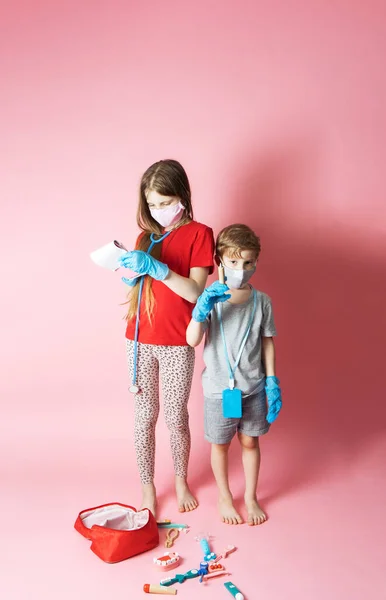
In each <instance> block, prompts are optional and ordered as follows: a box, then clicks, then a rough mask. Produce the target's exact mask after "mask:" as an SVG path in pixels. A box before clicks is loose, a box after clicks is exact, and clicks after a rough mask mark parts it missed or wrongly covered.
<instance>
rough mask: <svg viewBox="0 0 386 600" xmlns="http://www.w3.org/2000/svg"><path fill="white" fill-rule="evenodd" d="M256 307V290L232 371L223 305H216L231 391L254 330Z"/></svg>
mask: <svg viewBox="0 0 386 600" xmlns="http://www.w3.org/2000/svg"><path fill="white" fill-rule="evenodd" d="M256 305H257V293H256V290H253V308H252V314H251V317H250V319H249V323H248V325H247V329H246V331H245V334H244V336H243V339H242V340H241V344H240V349H239V351H238V353H237V356H236V360H235V364H234V367H233V369H232V365H231V362H230V360H229V354H228V348H227V343H226V338H225V331H224V323H223V320H222V304H221V303H220V302H219V303H218V304H216V309H217V314H218V317H219V321H220V331H221V337H222V342H223V346H224V354H225V360H226V362H227V367H228V373H229V389H230V390H233V389H234V387H235V372H236V369H237V367H238V366H239V363H240V359H241V355H242V353H243V350H244V348H245V344H246V343H247V339H248V336H249V334H250V331H251V328H252V324H253V319H254V318H255V314H256Z"/></svg>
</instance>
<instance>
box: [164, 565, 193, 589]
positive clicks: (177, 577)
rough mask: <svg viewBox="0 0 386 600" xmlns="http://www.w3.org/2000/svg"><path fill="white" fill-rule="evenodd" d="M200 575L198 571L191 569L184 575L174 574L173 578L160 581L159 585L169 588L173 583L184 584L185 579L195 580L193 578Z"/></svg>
mask: <svg viewBox="0 0 386 600" xmlns="http://www.w3.org/2000/svg"><path fill="white" fill-rule="evenodd" d="M199 576H200V573H199V570H198V569H191V570H190V571H187V572H186V573H183V574H181V573H176V574H175V575H173V577H169V578H168V579H161V581H160V585H164V586H166V587H169V586H170V585H173V584H174V583H184V582H185V581H186V580H187V579H195V577H199Z"/></svg>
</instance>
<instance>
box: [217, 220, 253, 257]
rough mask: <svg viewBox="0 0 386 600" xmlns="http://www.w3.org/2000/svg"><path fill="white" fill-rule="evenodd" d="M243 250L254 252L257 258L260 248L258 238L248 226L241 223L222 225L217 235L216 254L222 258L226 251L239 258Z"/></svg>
mask: <svg viewBox="0 0 386 600" xmlns="http://www.w3.org/2000/svg"><path fill="white" fill-rule="evenodd" d="M243 250H252V251H253V252H255V253H256V260H257V259H258V258H259V254H260V250H261V245H260V238H259V237H258V236H257V235H256V234H255V232H254V231H252V229H251V228H250V227H248V226H247V225H242V224H241V223H236V224H235V225H228V227H224V229H222V230H221V231H220V233H219V234H218V236H217V240H216V255H217V256H218V257H219V258H222V257H223V255H224V253H225V252H228V254H229V255H230V256H234V257H236V258H240V257H241V253H242V252H243Z"/></svg>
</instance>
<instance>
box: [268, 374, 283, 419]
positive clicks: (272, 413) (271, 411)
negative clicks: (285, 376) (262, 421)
mask: <svg viewBox="0 0 386 600" xmlns="http://www.w3.org/2000/svg"><path fill="white" fill-rule="evenodd" d="M279 383H280V381H279V380H278V378H277V377H274V376H273V375H270V376H268V377H266V379H265V393H266V395H267V403H268V414H267V421H268V423H273V422H274V421H275V420H276V419H277V416H278V414H279V412H280V411H281V407H282V405H283V402H282V399H281V389H280V386H279Z"/></svg>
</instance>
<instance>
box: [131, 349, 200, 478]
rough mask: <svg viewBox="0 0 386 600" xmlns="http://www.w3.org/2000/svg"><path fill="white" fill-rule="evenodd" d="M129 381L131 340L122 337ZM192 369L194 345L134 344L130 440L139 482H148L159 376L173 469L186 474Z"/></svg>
mask: <svg viewBox="0 0 386 600" xmlns="http://www.w3.org/2000/svg"><path fill="white" fill-rule="evenodd" d="M126 352H127V360H128V366H129V376H130V381H131V379H132V376H133V366H134V342H133V341H132V340H128V339H127V340H126ZM193 370H194V348H191V347H190V346H156V345H153V344H141V343H139V344H138V368H137V384H138V386H139V388H140V392H139V393H138V394H135V396H134V399H135V406H134V443H135V451H136V456H137V465H138V469H139V474H140V477H141V482H142V483H143V484H147V483H152V482H153V479H154V460H155V426H156V423H157V419H158V413H159V380H160V379H161V385H162V392H163V398H164V415H165V421H166V425H167V427H168V429H169V432H170V446H171V451H172V457H173V463H174V472H175V474H176V475H179V476H180V477H186V476H187V470H188V462H189V453H190V430H189V414H188V400H189V394H190V388H191V385H192V377H193Z"/></svg>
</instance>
